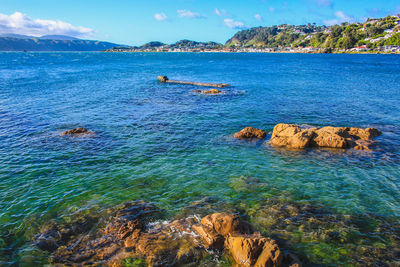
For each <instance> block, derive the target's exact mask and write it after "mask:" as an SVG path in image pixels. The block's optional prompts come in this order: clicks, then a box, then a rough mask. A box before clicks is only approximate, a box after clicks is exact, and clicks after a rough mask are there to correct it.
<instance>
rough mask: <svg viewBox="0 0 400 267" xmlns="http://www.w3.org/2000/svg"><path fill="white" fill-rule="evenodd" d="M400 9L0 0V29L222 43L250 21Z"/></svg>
mask: <svg viewBox="0 0 400 267" xmlns="http://www.w3.org/2000/svg"><path fill="white" fill-rule="evenodd" d="M397 13H400V1H399V0H385V1H377V0H374V1H369V0H296V1H294V0H293V1H290V0H286V1H284V0H282V1H280V0H278V1H272V0H230V1H228V0H221V1H217V0H213V1H212V0H202V1H200V0H147V1H135V0H114V1H112V0H111V1H110V0H108V1H105V0H34V1H33V0H0V34H1V33H11V32H12V33H19V34H28V35H44V34H66V35H72V36H76V37H80V38H86V39H97V40H105V41H110V42H115V43H119V44H128V45H141V44H143V43H146V42H149V41H162V42H165V43H173V42H176V41H178V40H181V39H191V40H197V41H217V42H222V43H224V42H225V41H226V40H227V39H229V38H230V37H231V36H232V35H233V34H235V33H236V32H237V31H238V30H240V29H244V28H247V27H255V26H270V25H276V24H282V23H288V24H306V23H313V22H315V23H317V24H328V25H329V24H335V23H340V22H344V21H350V22H352V21H363V20H365V19H366V18H368V17H383V16H386V15H388V14H397Z"/></svg>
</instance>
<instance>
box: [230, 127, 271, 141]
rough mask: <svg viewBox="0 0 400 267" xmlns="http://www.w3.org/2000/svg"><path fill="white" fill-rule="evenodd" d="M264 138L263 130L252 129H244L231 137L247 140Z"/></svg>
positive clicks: (265, 134)
mask: <svg viewBox="0 0 400 267" xmlns="http://www.w3.org/2000/svg"><path fill="white" fill-rule="evenodd" d="M266 136H267V133H266V132H265V131H264V130H260V129H257V128H253V127H246V128H244V129H243V130H241V131H240V132H237V133H235V134H234V135H233V137H234V138H238V139H249V138H258V139H264V138H265V137H266Z"/></svg>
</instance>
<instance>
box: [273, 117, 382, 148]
mask: <svg viewBox="0 0 400 267" xmlns="http://www.w3.org/2000/svg"><path fill="white" fill-rule="evenodd" d="M379 135H381V132H380V131H379V130H378V129H376V128H365V129H363V128H354V127H331V126H327V127H322V128H316V127H314V128H305V129H304V128H301V127H300V126H298V125H296V124H284V123H280V124H277V125H276V126H275V127H274V130H273V132H272V137H271V140H270V143H271V145H273V146H279V147H287V148H295V149H299V148H306V147H328V148H341V149H345V148H355V149H362V150H369V149H370V148H371V146H372V145H373V143H374V142H373V141H372V139H373V138H374V137H377V136H379Z"/></svg>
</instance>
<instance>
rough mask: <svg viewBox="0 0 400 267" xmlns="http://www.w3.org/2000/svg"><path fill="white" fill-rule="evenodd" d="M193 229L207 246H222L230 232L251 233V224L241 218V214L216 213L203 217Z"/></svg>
mask: <svg viewBox="0 0 400 267" xmlns="http://www.w3.org/2000/svg"><path fill="white" fill-rule="evenodd" d="M193 230H194V232H195V233H196V234H198V235H199V236H200V238H201V239H202V242H203V245H204V247H205V248H222V247H223V245H224V241H225V238H226V237H227V236H228V235H230V234H239V233H242V234H251V233H253V228H252V227H251V225H250V224H248V223H246V222H244V221H242V220H240V218H239V216H237V215H233V214H227V213H214V214H212V215H207V216H205V217H204V218H203V219H201V222H200V224H197V225H194V226H193Z"/></svg>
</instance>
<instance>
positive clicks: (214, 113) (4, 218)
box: [0, 53, 400, 265]
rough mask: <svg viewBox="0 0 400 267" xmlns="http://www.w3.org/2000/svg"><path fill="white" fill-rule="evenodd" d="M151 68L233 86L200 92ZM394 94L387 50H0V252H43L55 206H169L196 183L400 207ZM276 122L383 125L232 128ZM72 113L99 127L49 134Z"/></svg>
mask: <svg viewBox="0 0 400 267" xmlns="http://www.w3.org/2000/svg"><path fill="white" fill-rule="evenodd" d="M158 75H167V76H168V77H169V78H171V79H176V80H191V81H204V82H219V83H229V84H231V85H232V87H230V88H228V91H227V92H226V93H225V94H223V95H218V96H202V95H198V94H195V93H192V92H191V90H194V89H196V88H195V87H192V86H185V85H167V84H160V83H158V82H157V76H158ZM399 103H400V57H399V56H396V55H296V54H225V53H215V54H214V53H201V54H189V53H168V54H160V53H156V54H152V53H148V54H140V53H138V54H118V53H115V54H112V53H0V233H1V236H2V238H1V239H0V249H1V251H2V252H0V265H1V264H5V265H9V264H18V263H19V264H21V265H30V264H33V263H34V262H35V263H37V262H44V261H46V258H47V257H48V256H47V254H43V253H40V252H38V251H37V249H36V248H35V247H34V246H33V245H32V244H31V239H32V236H33V235H34V234H35V233H36V232H37V231H38V228H39V227H40V225H41V224H43V223H44V222H46V221H48V220H50V219H52V218H61V217H63V216H65V214H71V213H74V212H80V211H85V210H92V209H103V208H105V207H109V206H112V205H115V204H119V203H122V202H124V201H127V200H135V199H143V200H146V201H151V202H154V203H155V204H156V205H158V206H159V207H161V208H164V209H166V210H168V211H169V212H170V213H171V216H173V214H176V213H179V211H180V210H182V208H184V207H186V206H187V205H188V204H190V203H192V202H193V201H196V200H200V199H202V198H204V197H206V196H211V197H214V198H216V199H218V202H220V203H231V204H232V205H236V206H252V205H255V204H256V203H258V202H260V201H262V200H264V199H266V198H268V197H281V196H285V197H290V198H291V199H292V200H293V201H296V202H299V203H302V202H311V203H318V204H319V205H323V206H326V207H329V208H330V209H332V210H334V211H335V212H337V213H338V214H361V215H368V214H374V215H379V216H382V217H383V218H395V219H398V218H399V217H400V191H399V190H400V188H399V185H400V184H399V182H400V131H399V130H400V105H399ZM280 122H286V123H296V124H311V125H316V126H323V125H332V126H357V127H369V126H372V127H377V128H379V129H380V130H381V131H382V132H383V135H382V136H380V137H378V138H377V139H376V140H377V141H378V148H377V149H376V151H374V152H365V151H355V150H348V151H336V150H317V149H313V150H305V151H297V152H296V151H287V150H283V149H275V148H272V147H270V146H268V145H267V144H266V143H263V142H247V141H238V140H234V139H233V138H232V134H233V133H235V132H236V131H239V130H241V129H242V128H244V127H245V126H253V127H257V128H262V129H266V130H268V131H269V132H271V131H272V129H273V127H274V125H275V124H277V123H280ZM79 126H81V127H86V128H88V129H90V130H92V131H95V132H96V135H95V136H94V137H92V138H71V137H60V136H59V134H60V132H62V131H64V130H68V129H72V128H75V127H79ZM243 188H246V190H242V189H243Z"/></svg>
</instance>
